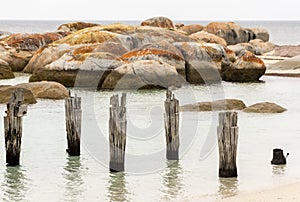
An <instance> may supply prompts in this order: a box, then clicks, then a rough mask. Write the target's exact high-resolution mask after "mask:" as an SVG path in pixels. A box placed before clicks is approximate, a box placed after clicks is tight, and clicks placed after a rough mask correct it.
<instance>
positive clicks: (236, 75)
mask: <svg viewBox="0 0 300 202" xmlns="http://www.w3.org/2000/svg"><path fill="white" fill-rule="evenodd" d="M265 72H266V66H265V64H264V62H263V61H262V60H261V59H259V58H257V57H256V56H255V55H254V54H252V53H251V52H249V51H244V52H242V53H241V54H240V55H239V56H238V58H237V60H236V61H235V62H234V63H232V64H231V65H229V66H228V67H226V68H222V73H221V76H222V79H223V80H225V81H232V82H253V81H258V80H259V78H260V77H261V76H263V75H264V74H265Z"/></svg>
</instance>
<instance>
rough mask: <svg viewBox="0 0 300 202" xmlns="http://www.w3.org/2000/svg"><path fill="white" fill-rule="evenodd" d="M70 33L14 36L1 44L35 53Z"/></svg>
mask: <svg viewBox="0 0 300 202" xmlns="http://www.w3.org/2000/svg"><path fill="white" fill-rule="evenodd" d="M67 34H68V33H64V32H59V33H57V32H54V33H45V34H27V33H25V34H13V35H10V36H9V37H6V38H5V39H3V40H1V42H0V44H2V45H4V46H8V47H13V48H16V49H19V50H28V51H34V50H38V49H39V48H41V47H43V46H45V45H47V44H49V43H52V42H54V41H57V40H59V39H61V38H63V37H65V36H66V35H67Z"/></svg>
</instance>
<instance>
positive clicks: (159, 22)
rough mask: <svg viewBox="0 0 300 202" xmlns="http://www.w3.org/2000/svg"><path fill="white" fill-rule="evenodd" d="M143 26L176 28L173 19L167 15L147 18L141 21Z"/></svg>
mask: <svg viewBox="0 0 300 202" xmlns="http://www.w3.org/2000/svg"><path fill="white" fill-rule="evenodd" d="M141 26H152V27H162V28H167V29H174V28H175V26H174V24H173V22H172V20H170V19H169V18H166V17H154V18H150V19H147V20H145V21H143V22H142V23H141Z"/></svg>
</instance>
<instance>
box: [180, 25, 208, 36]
mask: <svg viewBox="0 0 300 202" xmlns="http://www.w3.org/2000/svg"><path fill="white" fill-rule="evenodd" d="M203 28H204V27H203V26H202V25H198V24H194V25H185V26H181V27H180V28H178V29H179V30H181V31H183V32H186V33H187V34H188V35H191V34H194V33H196V32H201V31H202V30H203Z"/></svg>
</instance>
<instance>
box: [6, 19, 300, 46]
mask: <svg viewBox="0 0 300 202" xmlns="http://www.w3.org/2000/svg"><path fill="white" fill-rule="evenodd" d="M67 22H70V21H13V20H6V21H3V20H2V21H1V20H0V31H10V32H30V33H35V32H37V33H41V32H51V31H54V30H56V29H57V27H58V26H59V25H61V24H63V23H67ZM93 22H96V23H100V24H110V23H114V22H119V21H93ZM120 22H121V23H125V24H131V25H138V24H139V23H140V22H139V21H120ZM178 23H184V24H192V23H198V24H201V25H206V24H208V23H209V21H178ZM237 23H238V24H240V25H242V26H245V27H249V28H251V27H264V28H266V29H267V30H268V31H269V32H270V35H271V38H270V41H271V42H273V43H275V44H278V45H300V35H299V34H298V33H300V21H237Z"/></svg>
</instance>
